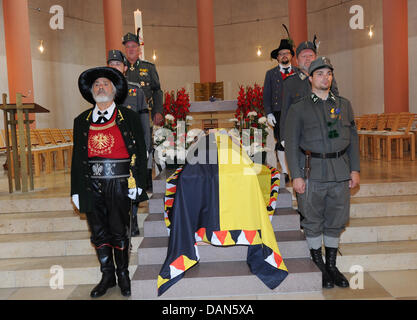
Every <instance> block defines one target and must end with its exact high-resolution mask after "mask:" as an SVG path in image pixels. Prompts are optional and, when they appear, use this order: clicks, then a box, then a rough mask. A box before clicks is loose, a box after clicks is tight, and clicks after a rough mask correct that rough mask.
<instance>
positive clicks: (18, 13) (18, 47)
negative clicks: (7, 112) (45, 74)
mask: <svg viewBox="0 0 417 320" xmlns="http://www.w3.org/2000/svg"><path fill="white" fill-rule="evenodd" d="M3 17H4V37H5V42H6V56H7V78H8V84H9V102H10V103H16V93H17V92H19V93H21V94H22V95H23V96H26V97H23V99H22V102H23V103H33V102H34V92H33V76H32V56H31V51H30V31H29V10H28V2H27V0H3ZM30 119H32V120H34V114H30Z"/></svg>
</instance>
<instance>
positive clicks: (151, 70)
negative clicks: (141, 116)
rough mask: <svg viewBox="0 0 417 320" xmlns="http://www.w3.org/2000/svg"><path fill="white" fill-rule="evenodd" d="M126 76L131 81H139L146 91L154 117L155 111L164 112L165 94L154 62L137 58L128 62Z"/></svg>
mask: <svg viewBox="0 0 417 320" xmlns="http://www.w3.org/2000/svg"><path fill="white" fill-rule="evenodd" d="M126 78H127V80H128V81H130V82H135V83H138V84H139V85H140V87H141V89H142V90H143V92H144V93H145V97H146V100H147V101H148V103H149V104H150V106H151V107H152V117H153V116H154V115H155V113H161V114H162V113H163V109H162V103H163V94H162V90H161V85H160V83H159V76H158V72H157V71H156V67H155V65H154V64H153V63H151V62H148V61H146V60H140V59H138V60H136V62H135V63H134V64H133V65H132V64H130V62H128V69H127V71H126Z"/></svg>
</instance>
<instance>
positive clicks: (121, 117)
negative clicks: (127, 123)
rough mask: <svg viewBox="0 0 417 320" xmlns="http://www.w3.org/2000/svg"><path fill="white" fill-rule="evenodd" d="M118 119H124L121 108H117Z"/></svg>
mask: <svg viewBox="0 0 417 320" xmlns="http://www.w3.org/2000/svg"><path fill="white" fill-rule="evenodd" d="M117 120H118V121H119V122H120V121H123V120H124V118H123V115H122V112H121V111H120V109H118V110H117Z"/></svg>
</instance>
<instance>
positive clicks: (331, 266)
mask: <svg viewBox="0 0 417 320" xmlns="http://www.w3.org/2000/svg"><path fill="white" fill-rule="evenodd" d="M336 257H337V248H328V247H326V270H327V273H328V274H329V275H330V277H331V278H332V279H333V282H334V284H335V285H337V286H338V287H341V288H347V287H349V281H348V280H347V279H346V278H345V276H344V275H343V274H342V273H341V272H340V271H339V269H337V268H336Z"/></svg>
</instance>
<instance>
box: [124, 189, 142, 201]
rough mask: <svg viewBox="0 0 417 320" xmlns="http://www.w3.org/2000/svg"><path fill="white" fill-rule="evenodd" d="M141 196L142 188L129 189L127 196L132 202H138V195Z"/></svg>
mask: <svg viewBox="0 0 417 320" xmlns="http://www.w3.org/2000/svg"><path fill="white" fill-rule="evenodd" d="M141 194H142V189H141V188H131V189H129V194H128V195H127V196H128V197H129V198H130V199H132V200H136V195H141Z"/></svg>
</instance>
